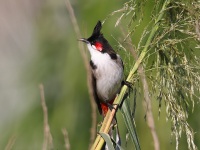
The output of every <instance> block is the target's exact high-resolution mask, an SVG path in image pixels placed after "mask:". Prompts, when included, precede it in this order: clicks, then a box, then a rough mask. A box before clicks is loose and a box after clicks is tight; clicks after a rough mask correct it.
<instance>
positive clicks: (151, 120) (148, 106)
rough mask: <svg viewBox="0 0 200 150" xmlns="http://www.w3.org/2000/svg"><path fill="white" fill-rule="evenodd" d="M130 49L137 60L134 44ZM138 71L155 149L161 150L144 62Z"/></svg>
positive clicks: (129, 41) (129, 40)
mask: <svg viewBox="0 0 200 150" xmlns="http://www.w3.org/2000/svg"><path fill="white" fill-rule="evenodd" d="M127 40H128V43H129V44H131V39H130V36H129V37H128V38H127ZM129 50H130V52H131V53H132V55H133V57H134V59H135V60H137V59H138V54H137V52H136V50H135V49H134V48H133V46H132V45H130V46H129ZM138 73H139V75H140V78H141V81H142V85H143V91H144V99H145V102H146V103H145V102H144V103H143V104H144V108H145V110H146V109H147V112H146V118H147V124H148V126H149V129H150V131H151V134H152V137H153V141H154V148H155V150H160V142H159V139H158V135H157V133H156V130H155V123H154V118H153V113H152V105H151V99H150V96H149V87H148V83H147V80H146V75H145V72H144V68H143V66H142V64H140V65H139V67H138Z"/></svg>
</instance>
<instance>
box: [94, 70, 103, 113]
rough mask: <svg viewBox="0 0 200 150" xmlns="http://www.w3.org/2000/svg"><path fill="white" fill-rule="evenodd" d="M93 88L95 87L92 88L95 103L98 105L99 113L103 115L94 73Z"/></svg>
mask: <svg viewBox="0 0 200 150" xmlns="http://www.w3.org/2000/svg"><path fill="white" fill-rule="evenodd" d="M92 87H93V88H92V89H93V96H94V99H95V102H96V104H97V107H98V110H99V113H100V114H102V109H101V103H100V99H99V97H98V95H97V87H96V78H95V76H94V74H93V73H92Z"/></svg>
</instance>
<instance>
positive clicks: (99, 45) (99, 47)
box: [95, 42, 103, 51]
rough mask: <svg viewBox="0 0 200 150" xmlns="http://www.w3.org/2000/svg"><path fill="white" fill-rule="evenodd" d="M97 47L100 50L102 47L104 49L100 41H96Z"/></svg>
mask: <svg viewBox="0 0 200 150" xmlns="http://www.w3.org/2000/svg"><path fill="white" fill-rule="evenodd" d="M95 47H96V49H97V50H98V51H102V49H103V45H102V44H101V43H100V42H96V43H95Z"/></svg>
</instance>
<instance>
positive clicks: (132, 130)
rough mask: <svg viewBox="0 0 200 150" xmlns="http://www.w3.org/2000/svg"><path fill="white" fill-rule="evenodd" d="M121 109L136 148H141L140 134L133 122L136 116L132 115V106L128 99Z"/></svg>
mask: <svg viewBox="0 0 200 150" xmlns="http://www.w3.org/2000/svg"><path fill="white" fill-rule="evenodd" d="M121 111H122V115H123V118H124V121H125V124H126V127H127V129H128V132H129V134H130V137H131V139H132V142H133V143H134V145H135V149H136V150H140V143H139V140H138V136H137V133H136V128H135V124H134V122H133V119H134V118H132V117H131V111H130V107H129V106H128V103H127V101H126V100H124V102H123V104H122V108H121Z"/></svg>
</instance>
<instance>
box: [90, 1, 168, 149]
mask: <svg viewBox="0 0 200 150" xmlns="http://www.w3.org/2000/svg"><path fill="white" fill-rule="evenodd" d="M169 2H170V0H166V1H165V2H164V4H163V6H162V9H161V11H160V13H159V15H158V17H157V19H156V20H155V25H154V27H153V28H152V30H151V32H150V34H149V37H148V39H147V41H146V43H145V46H144V49H143V50H142V52H141V54H140V56H139V58H138V60H137V61H136V63H135V65H134V66H133V68H132V69H131V71H130V73H129V75H128V77H127V81H128V82H131V83H133V77H134V73H135V72H136V71H137V69H138V67H139V65H140V64H141V63H142V60H143V59H144V57H145V56H146V54H147V50H148V48H149V46H150V44H151V41H152V40H153V38H154V36H155V34H156V32H157V30H158V28H159V22H160V20H161V19H162V17H163V14H164V12H165V10H166V6H167V5H168V4H169ZM127 90H128V87H127V86H123V87H122V89H121V91H120V94H119V95H118V96H117V97H116V98H115V101H114V104H117V105H114V106H116V109H117V106H118V105H119V104H120V103H121V101H122V100H123V98H124V96H125V94H126V92H127ZM116 109H113V110H112V112H111V111H108V113H107V114H106V117H105V118H104V121H103V123H102V127H101V129H100V131H99V132H105V133H108V132H109V127H110V125H111V122H112V119H113V117H114V115H115V113H116ZM133 140H135V139H133ZM103 144H104V139H103V138H102V137H101V136H100V135H97V137H96V140H95V142H94V144H93V146H92V148H91V149H92V150H100V149H101V148H102V146H103ZM136 148H137V147H136Z"/></svg>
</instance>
